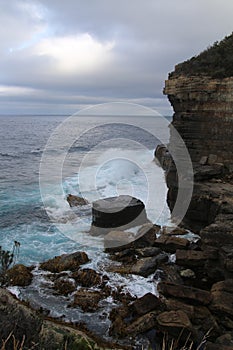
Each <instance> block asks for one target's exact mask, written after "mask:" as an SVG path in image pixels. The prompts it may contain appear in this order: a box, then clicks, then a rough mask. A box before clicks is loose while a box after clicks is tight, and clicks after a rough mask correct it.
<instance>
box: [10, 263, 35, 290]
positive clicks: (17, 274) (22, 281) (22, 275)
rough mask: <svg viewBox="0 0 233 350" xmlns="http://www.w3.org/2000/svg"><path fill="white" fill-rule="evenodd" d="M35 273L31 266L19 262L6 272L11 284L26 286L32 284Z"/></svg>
mask: <svg viewBox="0 0 233 350" xmlns="http://www.w3.org/2000/svg"><path fill="white" fill-rule="evenodd" d="M32 278H33V274H32V273H31V268H29V267H26V266H24V265H22V264H18V265H15V266H13V267H12V268H11V269H9V270H8V271H7V273H6V279H7V283H8V284H10V285H11V286H21V287H25V286H28V285H29V284H31V282H32Z"/></svg>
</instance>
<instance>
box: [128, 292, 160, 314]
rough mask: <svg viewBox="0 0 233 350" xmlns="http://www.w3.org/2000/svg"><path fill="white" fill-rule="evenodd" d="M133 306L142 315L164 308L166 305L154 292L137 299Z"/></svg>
mask: <svg viewBox="0 0 233 350" xmlns="http://www.w3.org/2000/svg"><path fill="white" fill-rule="evenodd" d="M131 307H132V308H133V310H134V312H135V313H136V314H137V315H139V316H142V315H145V314H147V313H148V312H150V311H153V310H161V309H164V307H165V306H164V304H163V303H162V301H161V300H160V299H159V298H158V297H156V296H155V295H154V294H152V293H147V294H145V295H144V296H143V297H141V298H138V299H136V300H135V301H134V302H133V303H132V305H131Z"/></svg>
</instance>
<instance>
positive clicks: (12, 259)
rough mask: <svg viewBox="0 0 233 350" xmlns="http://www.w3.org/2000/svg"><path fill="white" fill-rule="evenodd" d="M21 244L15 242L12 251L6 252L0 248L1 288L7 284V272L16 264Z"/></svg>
mask: <svg viewBox="0 0 233 350" xmlns="http://www.w3.org/2000/svg"><path fill="white" fill-rule="evenodd" d="M19 248H20V243H19V242H17V241H14V245H13V248H12V251H11V252H10V251H9V250H4V249H2V247H1V246H0V286H3V285H4V284H5V282H6V272H7V270H8V269H9V268H10V267H11V266H12V265H14V264H15V263H16V261H17V259H18V257H19Z"/></svg>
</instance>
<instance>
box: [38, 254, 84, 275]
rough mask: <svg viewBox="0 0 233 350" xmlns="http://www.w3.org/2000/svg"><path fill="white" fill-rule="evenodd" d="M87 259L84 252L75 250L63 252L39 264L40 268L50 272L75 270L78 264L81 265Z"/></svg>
mask: <svg viewBox="0 0 233 350" xmlns="http://www.w3.org/2000/svg"><path fill="white" fill-rule="evenodd" d="M88 261H89V259H88V256H87V254H86V253H84V252H76V253H72V254H63V255H60V256H55V258H53V259H49V260H48V261H45V262H43V263H42V264H40V268H41V269H42V270H47V271H50V272H55V273H56V272H62V271H68V270H69V271H76V270H78V269H79V267H80V265H83V264H85V263H87V262H88Z"/></svg>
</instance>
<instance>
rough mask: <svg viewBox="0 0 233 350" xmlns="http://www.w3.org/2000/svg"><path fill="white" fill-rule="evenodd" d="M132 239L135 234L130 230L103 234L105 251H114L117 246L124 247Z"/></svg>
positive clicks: (127, 245)
mask: <svg viewBox="0 0 233 350" xmlns="http://www.w3.org/2000/svg"><path fill="white" fill-rule="evenodd" d="M134 239H135V235H134V234H133V233H132V232H126V231H110V232H109V233H107V234H106V235H105V236H104V248H105V250H106V252H112V251H116V250H118V249H116V248H117V247H120V248H121V249H126V248H127V247H130V243H131V242H133V241H134Z"/></svg>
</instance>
